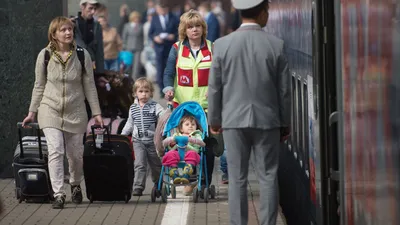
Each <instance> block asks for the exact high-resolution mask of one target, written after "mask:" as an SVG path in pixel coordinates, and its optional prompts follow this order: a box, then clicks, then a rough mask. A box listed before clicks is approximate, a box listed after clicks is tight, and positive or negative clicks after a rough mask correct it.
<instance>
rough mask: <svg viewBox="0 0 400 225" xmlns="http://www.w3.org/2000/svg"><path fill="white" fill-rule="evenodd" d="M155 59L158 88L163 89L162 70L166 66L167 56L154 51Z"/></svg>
mask: <svg viewBox="0 0 400 225" xmlns="http://www.w3.org/2000/svg"><path fill="white" fill-rule="evenodd" d="M156 60H157V84H158V87H159V88H160V91H161V92H162V90H163V89H164V70H165V67H166V66H167V60H168V56H167V57H165V55H164V54H163V53H160V52H157V53H156Z"/></svg>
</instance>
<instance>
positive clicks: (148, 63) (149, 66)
mask: <svg viewBox="0 0 400 225" xmlns="http://www.w3.org/2000/svg"><path fill="white" fill-rule="evenodd" d="M155 15H156V14H155V13H152V14H150V15H148V16H147V22H146V23H145V24H144V25H143V37H144V49H143V51H142V54H141V55H140V63H141V64H142V65H143V67H144V69H145V73H146V77H147V79H148V80H150V81H151V82H156V81H157V69H156V53H155V51H154V48H153V41H152V40H151V39H150V38H149V30H150V25H151V21H152V19H153V16H155Z"/></svg>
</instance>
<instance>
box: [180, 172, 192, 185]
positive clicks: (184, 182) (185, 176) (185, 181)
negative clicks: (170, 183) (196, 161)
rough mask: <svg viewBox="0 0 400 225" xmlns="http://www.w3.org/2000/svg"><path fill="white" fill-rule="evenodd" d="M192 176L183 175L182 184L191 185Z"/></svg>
mask: <svg viewBox="0 0 400 225" xmlns="http://www.w3.org/2000/svg"><path fill="white" fill-rule="evenodd" d="M189 179H190V176H189V175H188V174H183V176H182V178H181V182H182V184H188V183H190V180H189Z"/></svg>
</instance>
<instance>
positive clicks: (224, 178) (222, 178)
mask: <svg viewBox="0 0 400 225" xmlns="http://www.w3.org/2000/svg"><path fill="white" fill-rule="evenodd" d="M221 182H222V184H228V183H229V180H228V174H226V173H224V174H222V177H221Z"/></svg>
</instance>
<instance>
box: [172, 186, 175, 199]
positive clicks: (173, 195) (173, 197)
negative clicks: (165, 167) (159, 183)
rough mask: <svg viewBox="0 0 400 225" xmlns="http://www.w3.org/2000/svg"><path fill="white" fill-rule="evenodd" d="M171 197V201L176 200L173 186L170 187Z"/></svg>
mask: <svg viewBox="0 0 400 225" xmlns="http://www.w3.org/2000/svg"><path fill="white" fill-rule="evenodd" d="M171 197H172V199H176V187H175V185H172V186H171Z"/></svg>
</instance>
